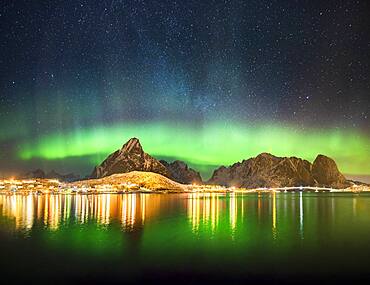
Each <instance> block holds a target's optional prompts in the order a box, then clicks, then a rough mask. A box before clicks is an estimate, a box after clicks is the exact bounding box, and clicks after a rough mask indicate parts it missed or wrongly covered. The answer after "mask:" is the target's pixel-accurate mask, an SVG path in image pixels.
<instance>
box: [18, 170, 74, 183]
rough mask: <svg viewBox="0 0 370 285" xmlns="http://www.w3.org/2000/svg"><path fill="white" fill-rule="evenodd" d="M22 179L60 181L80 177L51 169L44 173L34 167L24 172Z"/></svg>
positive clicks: (68, 180)
mask: <svg viewBox="0 0 370 285" xmlns="http://www.w3.org/2000/svg"><path fill="white" fill-rule="evenodd" d="M21 178H22V179H37V178H39V179H43V178H47V179H58V180H60V181H66V182H72V181H76V180H78V179H80V176H78V175H75V174H73V173H68V174H60V173H58V172H56V171H55V170H51V171H50V172H48V173H45V171H43V170H42V169H36V170H34V171H30V172H27V173H26V174H24V175H22V177H21Z"/></svg>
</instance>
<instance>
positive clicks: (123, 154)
mask: <svg viewBox="0 0 370 285" xmlns="http://www.w3.org/2000/svg"><path fill="white" fill-rule="evenodd" d="M131 171H147V172H154V173H158V174H161V175H164V176H166V177H170V173H169V171H168V170H167V168H166V167H165V166H164V165H162V164H161V163H160V162H159V161H158V160H157V159H155V158H153V157H151V156H150V155H149V154H147V153H145V152H144V151H143V148H142V147H141V144H140V142H139V140H138V139H137V138H132V139H130V140H129V141H128V142H127V143H125V144H124V145H123V146H122V148H121V149H119V150H117V151H115V152H114V153H112V154H111V155H109V156H108V157H107V158H106V159H105V160H104V161H103V162H102V163H101V164H100V165H99V166H97V167H95V169H94V171H93V173H92V174H91V178H102V177H105V176H109V175H112V174H116V173H126V172H131Z"/></svg>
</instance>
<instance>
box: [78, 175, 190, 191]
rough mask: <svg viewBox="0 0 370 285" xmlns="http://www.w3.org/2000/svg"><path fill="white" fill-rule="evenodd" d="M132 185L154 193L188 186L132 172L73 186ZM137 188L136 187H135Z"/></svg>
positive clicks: (162, 177) (177, 189)
mask: <svg viewBox="0 0 370 285" xmlns="http://www.w3.org/2000/svg"><path fill="white" fill-rule="evenodd" d="M122 184H130V185H135V186H137V187H143V188H146V189H150V190H154V191H161V190H166V191H176V192H179V191H184V190H185V188H186V186H185V185H182V184H180V183H177V182H175V181H172V180H171V179H169V178H167V177H165V176H163V175H161V174H158V173H153V172H143V171H132V172H128V173H119V174H112V175H110V176H107V177H103V178H99V179H90V180H83V181H77V182H74V183H73V184H72V185H76V186H80V187H81V186H89V187H95V186H99V185H122ZM134 188H135V187H134Z"/></svg>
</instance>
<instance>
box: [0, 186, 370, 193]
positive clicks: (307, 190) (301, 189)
mask: <svg viewBox="0 0 370 285" xmlns="http://www.w3.org/2000/svg"><path fill="white" fill-rule="evenodd" d="M198 187H199V186H198ZM256 193H257V194H260V193H262V194H271V193H276V194H284V193H356V194H360V193H370V187H368V186H351V187H348V188H345V189H329V188H319V187H317V189H315V188H314V187H307V188H305V187H296V188H295V187H286V189H284V188H278V189H276V188H275V189H274V188H266V189H265V188H263V189H261V188H258V189H238V188H233V189H228V188H225V189H206V190H202V189H193V190H187V189H186V190H183V191H178V190H171V189H163V190H150V189H140V190H126V191H124V190H106V191H104V190H103V191H102V190H96V189H94V188H91V189H73V190H72V189H68V190H56V189H38V190H18V191H12V190H0V195H30V194H33V195H49V194H51V195H101V194H117V195H121V194H256Z"/></svg>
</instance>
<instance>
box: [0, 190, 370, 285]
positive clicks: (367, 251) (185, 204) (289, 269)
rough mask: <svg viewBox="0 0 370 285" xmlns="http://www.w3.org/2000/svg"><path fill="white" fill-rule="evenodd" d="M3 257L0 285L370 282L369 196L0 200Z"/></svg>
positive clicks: (113, 196)
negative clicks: (57, 284) (58, 284)
mask: <svg viewBox="0 0 370 285" xmlns="http://www.w3.org/2000/svg"><path fill="white" fill-rule="evenodd" d="M0 252H1V259H0V260H1V261H0V271H1V275H0V278H1V279H0V280H3V281H6V282H5V283H3V282H2V281H0V282H2V284H11V283H17V282H18V283H23V284H27V283H31V284H34V283H33V282H36V281H37V282H38V283H49V284H56V283H67V282H68V284H72V283H79V284H85V283H86V284H92V283H101V284H110V283H127V282H133V283H140V282H145V281H150V282H155V281H157V282H159V283H166V282H167V283H170V282H172V284H173V282H175V283H181V284H182V283H201V284H204V283H218V282H220V283H221V282H222V283H227V284H231V283H237V282H240V283H245V282H246V281H251V282H252V283H253V284H255V283H254V282H255V281H258V282H260V283H269V284H271V283H279V282H284V283H300V284H302V283H310V282H311V283H312V282H315V281H318V280H325V281H326V282H332V283H338V282H337V281H342V282H347V283H348V282H350V283H354V282H356V281H358V282H359V281H367V280H370V195H369V194H351V193H325V194H324V193H276V194H274V193H271V194H167V195H166V194H122V195H118V194H102V195H40V196H37V195H28V196H24V195H0ZM252 283H251V284H252Z"/></svg>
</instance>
